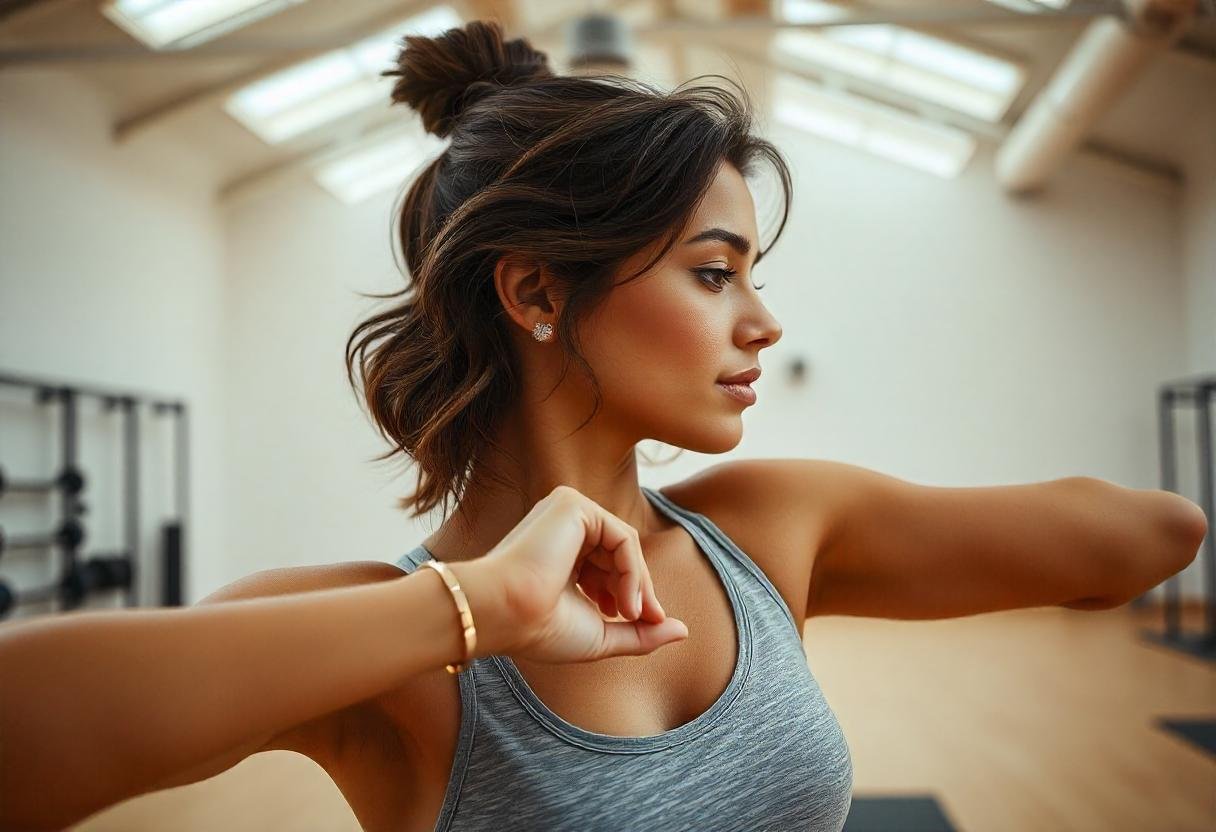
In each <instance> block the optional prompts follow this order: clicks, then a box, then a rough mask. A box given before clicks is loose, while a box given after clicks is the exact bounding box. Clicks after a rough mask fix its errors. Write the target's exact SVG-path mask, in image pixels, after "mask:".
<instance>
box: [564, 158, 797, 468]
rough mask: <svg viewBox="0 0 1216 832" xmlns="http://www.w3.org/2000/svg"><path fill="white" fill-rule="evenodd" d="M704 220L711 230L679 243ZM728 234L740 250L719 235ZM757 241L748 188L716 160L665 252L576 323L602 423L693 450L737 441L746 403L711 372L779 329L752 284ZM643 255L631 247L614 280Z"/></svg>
mask: <svg viewBox="0 0 1216 832" xmlns="http://www.w3.org/2000/svg"><path fill="white" fill-rule="evenodd" d="M711 229H716V230H718V231H717V232H716V233H718V234H719V236H718V237H717V238H715V237H712V236H710V237H706V238H704V239H701V240H699V241H695V242H688V241H689V240H692V239H693V238H695V237H697V236H699V235H703V234H704V233H705V232H708V231H711ZM722 232H726V233H722ZM732 235H737V237H738V238H739V239H736V240H735V242H736V243H737V244H739V247H746V248H747V251H746V252H743V251H741V250H739V248H737V247H736V245H733V244H732V242H730V241H729V238H730V237H731V236H732ZM723 237H725V238H727V239H722V238H723ZM758 248H759V236H758V234H757V229H756V210H755V204H754V203H753V201H752V195H751V191H750V190H749V189H748V186H747V183H746V181H745V180H744V178H743V176H742V175H741V174H740V173H739V172H738V170H736V169H735V167H734V166H732V165H730V164H726V163H723V164H722V166H721V167H720V168H719V169H718V173H717V175H716V177H715V179H714V181H713V183H712V185H711V186H710V188H709V191H708V192H707V194H706V196H705V199H704V200H703V201H702V202H701V205H700V207H699V208H698V209H697V211H696V213H695V215H694V216H693V218H692V220H691V221H690V222H689V224H688V226H687V227H686V228H685V229H684V230H683V233H682V234H681V235H680V237H679V238H678V241H677V243H676V245H675V246H674V247H673V248H672V250H671V251H670V252H669V253H668V254H667V256H666V258H665V259H664V260H662V261H660V262H659V263H658V264H656V265H655V267H654V268H653V269H651V270H650V271H649V272H647V273H646V274H645V275H643V276H642V277H639V278H637V279H635V280H633V281H631V282H628V283H624V284H622V285H620V286H618V287H617V288H616V289H614V290H613V291H612V292H611V293H609V295H608V296H607V297H606V298H605V299H604V300H603V301H602V302H601V304H600V305H599V306H598V307H597V308H596V309H595V311H594V312H593V313H592V314H591V315H590V316H589V317H588V319H586V320H585V321H584V322H583V325H582V326H581V327H580V332H581V336H582V346H583V350H582V351H583V353H584V355H585V356H586V359H587V362H588V363H589V364H590V365H591V368H592V369H593V370H594V372H595V375H596V378H597V379H598V380H599V383H600V387H601V390H602V393H603V398H604V401H603V411H604V412H603V414H602V415H603V416H604V417H606V418H608V419H610V420H611V422H610V423H612V424H621V425H623V427H624V429H625V430H626V431H629V432H631V433H633V434H634V435H640V436H643V437H650V438H654V439H658V440H660V441H662V442H666V443H668V444H670V445H675V446H678V447H682V448H687V449H689V450H693V451H697V452H700V453H722V452H723V451H727V450H730V449H731V448H733V447H735V445H737V444H738V443H739V440H740V438H741V437H742V435H743V426H742V418H741V416H742V413H743V411H744V410H745V409H746V408H747V407H749V406H750V405H749V404H748V403H746V402H744V401H741V400H740V399H738V398H735V397H734V396H732V395H730V394H729V393H728V392H727V391H726V390H725V389H724V388H723V387H722V386H721V385H719V384H717V381H718V380H719V379H721V378H725V377H727V376H733V375H735V374H737V373H740V372H742V371H744V370H748V369H751V368H753V367H758V366H760V364H761V359H760V351H761V350H763V349H764V348H765V347H767V346H770V345H772V344H774V343H776V342H777V340H778V339H779V338H780V337H781V325H780V324H779V323H778V322H777V320H776V319H775V318H774V317H773V316H772V315H771V314H770V313H769V311H768V309H767V308H765V306H764V304H763V303H762V302H761V299H760V294H759V293H758V292H757V291H756V289H755V288H754V286H755V281H754V280H753V277H752V270H751V266H752V261H753V260H754V258H755V256H756V252H757V250H758ZM653 254H654V250H649V251H645V252H640V253H639V254H638V255H637V256H635V257H634V258H633V259H632V260H630V261H629V262H628V263H626V264H625V268H624V270H623V271H622V272H621V273H620V274H621V278H620V279H621V280H623V279H624V278H625V277H627V276H628V275H629V274H631V273H632V271H633V270H636V269H637V268H639V267H641V266H643V265H645V263H646V261H647V258H648V257H650V256H653ZM716 270H724V271H727V272H732V271H733V272H734V274H733V275H731V274H727V275H724V274H722V272H721V271H716ZM761 387H762V385H756V386H755V389H756V390H757V392H760V389H761ZM761 395H762V393H761Z"/></svg>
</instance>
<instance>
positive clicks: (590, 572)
mask: <svg viewBox="0 0 1216 832" xmlns="http://www.w3.org/2000/svg"><path fill="white" fill-rule="evenodd" d="M578 586H579V587H580V588H581V589H582V590H583V591H584V593H585V594H586V595H587V597H588V598H589V599H590V600H591V601H592V602H593V603H595V604H596V606H598V607H599V608H600V611H601V612H603V613H604V615H606V616H608V617H609V618H616V617H617V616H618V615H620V610H619V609H618V607H617V601H616V599H615V598H614V597H613V595H612V591H611V586H612V580H611V576H610V575H609V574H608V573H607V572H605V571H604V570H603V569H600V568H599V567H597V566H594V565H592V564H590V563H587V564H584V566H583V571H582V573H581V575H580V577H579V582H578Z"/></svg>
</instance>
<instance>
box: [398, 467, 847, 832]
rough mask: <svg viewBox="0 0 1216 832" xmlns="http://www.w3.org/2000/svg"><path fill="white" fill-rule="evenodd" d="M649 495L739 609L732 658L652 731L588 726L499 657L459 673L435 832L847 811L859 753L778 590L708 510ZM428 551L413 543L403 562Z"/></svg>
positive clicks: (750, 821) (660, 826) (796, 822)
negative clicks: (666, 725)
mask: <svg viewBox="0 0 1216 832" xmlns="http://www.w3.org/2000/svg"><path fill="white" fill-rule="evenodd" d="M642 491H643V492H644V493H645V494H646V495H647V497H648V498H649V499H650V501H651V502H652V503H653V504H654V505H655V506H656V507H657V508H658V509H659V510H660V511H661V512H663V513H664V514H666V515H667V516H668V517H670V518H671V519H672V520H673V521H675V522H677V523H679V524H680V525H681V526H683V527H684V528H685V529H686V530H687V531H688V533H689V534H691V535H692V537H693V540H694V541H695V542H696V544H697V547H698V549H699V550H700V551H701V552H703V553H704V554H705V555H706V556H707V557H708V558H709V559H710V561H711V562H712V564H713V566H714V569H715V570H716V571H717V573H718V575H719V577H720V578H721V580H722V583H723V585H724V587H725V589H726V591H727V595H728V596H729V598H730V603H731V606H732V607H733V609H734V615H735V628H736V634H737V637H738V644H739V650H738V661H737V663H736V665H735V670H734V674H733V675H732V676H731V679H730V682H729V683H728V684H727V686H726V690H725V691H723V693H722V695H721V696H720V697H719V698H718V700H717V701H716V702H714V704H713V705H712V706H710V708H709V709H708V710H707V711H705V712H704V713H702V714H701V715H700V716H698V717H696V718H695V719H693V720H692V721H691V722H686V723H684V724H683V725H680V726H678V727H676V728H673V729H672V730H670V731H666V732H664V733H662V734H657V735H654V736H648V737H622V736H614V735H610V734H599V733H595V732H593V731H587V730H584V729H582V728H579V727H578V726H576V725H573V724H571V723H569V722H566V721H565V720H564V719H562V718H561V717H560V716H558V715H557V714H556V713H555V712H553V711H551V710H549V708H548V707H546V706H545V703H544V702H542V701H541V700H540V699H539V698H538V697H537V695H536V694H535V693H534V692H533V691H532V689H531V688H530V687H528V683H527V682H526V681H525V680H524V677H523V675H522V674H521V673H520V672H519V669H518V668H517V667H516V666H515V663H514V662H512V661H511V659H510V658H509V657H507V656H487V657H483V658H480V659H476V660H474V661H473V662H471V663H470V664H469V666H468V667H467V668H466V669H465V671H464V672H463V673H461V674H460V675H459V677H458V678H459V685H460V701H461V718H460V735H459V740H458V743H457V747H456V755H455V762H454V764H453V766H452V772H451V775H450V777H449V779H448V784H447V792H446V794H445V797H444V800H443V806H442V808H441V809H440V812H439V818H438V821H437V823H436V826H435V829H436V832H449V830H450V831H451V832H473V831H474V830H491V829H492V830H495V832H509V830H528V832H535V830H566V829H572V830H580V831H583V830H585V832H609V830H614V831H615V830H634V829H645V830H648V832H677V830H680V832H683V830H690V829H715V830H728V829H729V830H766V829H770V830H807V832H810V830H813V831H814V832H820V831H821V830H825V831H826V830H832V832H839V830H840V829H841V828H842V827H843V826H844V822H845V817H846V816H847V815H848V813H849V807H850V805H851V803H852V792H853V763H852V760H851V758H850V755H849V748H848V745H847V744H846V742H845V738H844V734H843V733H842V732H841V730H840V725H839V723H838V722H837V721H836V715H835V714H834V713H833V712H832V709H831V707H829V705H828V703H827V700H826V699H825V698H824V696H823V692H822V691H821V690H820V688H819V684H818V683H817V682H816V681H815V678H814V677H813V676H812V675H811V672H810V668H809V666H808V664H807V656H806V652H805V649H804V647H803V644H802V634H801V632H800V631H799V628H798V626H797V624H796V623H795V622H794V618H793V616H792V615H791V614H790V611H789V607H788V606H787V605H786V603H785V601H784V599H783V598H782V597H781V595H780V593H778V592H777V590H776V588H775V587H774V586H773V585H772V583H771V582H770V581H769V580H768V578H767V577H766V576H765V575H764V573H763V572H762V571H761V570H760V568H759V567H758V566H757V565H756V564H755V563H754V562H753V561H752V559H751V558H749V557H748V556H747V555H746V554H744V553H743V551H742V550H740V549H739V547H738V546H736V545H735V544H734V542H733V541H731V540H730V538H728V537H727V536H726V535H725V534H724V533H723V532H722V530H721V529H719V528H718V527H717V526H716V525H715V524H714V523H713V521H711V520H710V519H709V518H708V517H706V516H705V515H703V514H699V513H697V512H694V511H690V510H688V509H684V508H681V507H680V506H677V505H676V504H675V503H673V502H672V501H671V500H670V499H668V498H667V497H666V496H664V495H663V494H661V493H659V492H658V491H656V490H653V489H650V488H646V487H644V486H643V487H642ZM432 557H434V556H433V555H432V554H431V553H430V552H429V551H427V549H426V548H424V547H423V546H418V547H417V548H415V549H414V550H413V551H412V552H408V553H407V554H405V555H403V556H402V557H401V559H400V560H399V561H398V563H397V565H398V566H400V567H401V568H402V569H403V570H405V571H406V572H412V571H413V570H414V569H416V568H418V566H419V565H421V564H422V563H423V562H424V561H426V560H429V559H431V558H432Z"/></svg>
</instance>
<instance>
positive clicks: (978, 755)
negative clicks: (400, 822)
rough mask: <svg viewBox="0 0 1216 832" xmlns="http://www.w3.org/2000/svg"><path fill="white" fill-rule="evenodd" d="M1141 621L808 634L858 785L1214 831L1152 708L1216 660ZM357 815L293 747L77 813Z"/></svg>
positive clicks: (1054, 613)
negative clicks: (1158, 635) (1152, 636)
mask: <svg viewBox="0 0 1216 832" xmlns="http://www.w3.org/2000/svg"><path fill="white" fill-rule="evenodd" d="M1191 618H1192V616H1191V615H1190V614H1189V613H1188V618H1187V620H1186V621H1187V625H1188V627H1190V626H1196V627H1197V626H1198V617H1197V616H1194V617H1193V618H1194V622H1195V623H1194V624H1193V625H1192V622H1191ZM1142 627H1153V628H1155V629H1159V628H1160V614H1159V613H1158V612H1151V611H1147V610H1146V611H1136V610H1132V609H1130V608H1128V607H1124V608H1121V609H1118V610H1108V611H1102V612H1079V611H1074V610H1065V609H1056V608H1042V609H1033V610H1017V611H1013V612H1003V613H994V614H990V615H981V616H972V617H969V618H960V619H949V620H944V621H911V622H907V621H881V620H875V619H860V618H839V617H833V618H817V619H813V620H812V621H811V622H810V623H809V624H808V626H807V630H806V635H807V645H808V647H807V649H808V653H809V655H810V664H811V670H812V672H813V673H814V675H815V676H816V678H817V679H818V680H819V683H820V685H821V686H822V688H823V690H824V692H825V694H826V696H827V698H828V701H829V703H831V705H832V708H833V710H835V712H836V715H837V717H838V718H839V719H840V722H841V725H842V726H843V728H844V732H845V736H846V737H847V738H848V742H849V747H850V750H851V752H852V756H853V764H854V775H855V792H854V794H855V798H856V797H865V796H880V795H892V794H895V795H898V794H923V793H932V794H933V796H935V797H936V798H937V799H938V801H939V803H940V804H941V805H942V807H943V808H944V809H945V811H946V813H947V814H948V815H949V816H950V818H951V820H952V821H953V822H954V824H955V825H956V827H957V828H958V829H959V830H961V831H962V832H967V831H974V832H980V830H983V832H1027V830H1034V832H1039V830H1050V831H1051V832H1068V830H1078V832H1081V831H1083V832H1122V831H1123V830H1126V831H1127V832H1146V830H1151V832H1190V830H1194V832H1213V830H1216V758H1213V757H1210V756H1207V755H1206V754H1204V753H1203V752H1202V751H1200V750H1198V749H1196V748H1193V747H1191V746H1190V745H1189V744H1188V743H1186V742H1185V741H1183V740H1182V739H1180V738H1177V737H1175V736H1173V735H1171V734H1169V733H1167V732H1165V731H1162V730H1161V729H1159V728H1156V727H1154V724H1153V721H1154V718H1156V717H1158V716H1176V717H1208V718H1212V717H1216V666H1213V665H1211V664H1206V663H1204V662H1202V661H1200V660H1198V659H1194V658H1189V657H1186V656H1184V655H1181V654H1178V653H1175V652H1174V651H1172V650H1168V649H1166V648H1163V647H1158V646H1155V645H1152V644H1150V643H1147V642H1145V641H1144V640H1142V639H1140V638H1138V636H1137V633H1138V632H1139V630H1140V628H1142ZM358 828H359V826H358V823H357V822H356V821H355V818H354V815H353V814H352V813H351V812H350V810H349V808H347V806H346V804H345V802H344V801H343V799H342V796H341V794H340V793H339V792H338V790H337V788H336V787H335V786H334V785H333V783H332V782H331V781H330V780H329V778H328V777H327V776H326V774H325V772H324V771H322V770H321V769H320V768H319V767H317V766H316V765H314V764H313V763H312V762H311V761H310V760H308V759H307V758H305V757H302V756H300V755H297V754H294V753H291V752H287V751H273V752H268V753H264V754H259V755H257V756H254V757H251V758H249V759H248V760H246V761H245V762H243V763H241V764H240V765H238V766H237V767H235V768H233V769H230V770H229V771H227V772H225V773H224V774H221V775H220V776H218V777H214V778H212V779H211V780H208V781H205V782H203V783H197V784H194V785H190V786H184V787H181V788H177V789H171V790H168V791H163V792H159V793H156V794H151V795H144V796H142V797H139V798H136V799H134V800H130V801H127V802H126V803H123V804H120V805H118V806H114V807H112V808H110V809H108V810H106V811H105V812H102V813H99V814H97V815H94V816H93V817H92V818H90V819H89V820H88V821H86V822H84V823H82V824H79V825H77V826H76V827H74V829H75V830H78V832H109V830H122V831H123V832H136V831H137V830H164V829H173V830H177V832H191V831H192V830H200V832H201V830H214V829H224V830H229V831H230V832H239V830H250V832H252V831H253V830H259V831H260V830H270V829H288V830H327V832H332V830H358Z"/></svg>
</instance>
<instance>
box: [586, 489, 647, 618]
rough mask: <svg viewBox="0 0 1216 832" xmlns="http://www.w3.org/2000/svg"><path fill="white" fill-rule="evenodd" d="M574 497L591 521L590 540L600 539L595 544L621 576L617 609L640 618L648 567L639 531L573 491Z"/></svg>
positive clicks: (629, 615) (629, 616) (617, 595)
mask: <svg viewBox="0 0 1216 832" xmlns="http://www.w3.org/2000/svg"><path fill="white" fill-rule="evenodd" d="M575 495H577V499H578V500H579V503H580V505H581V506H582V507H583V509H584V511H585V512H586V516H587V518H588V520H589V521H590V526H591V530H592V535H591V536H593V537H597V538H598V539H597V541H596V542H597V544H598V545H599V547H600V548H602V549H604V550H606V551H608V552H611V553H612V567H613V568H614V569H615V570H616V572H617V574H618V576H619V577H618V583H619V589H618V590H617V591H616V592H615V593H614V595H615V596H616V599H617V606H619V607H620V608H621V611H622V613H624V614H625V615H626V617H628V618H630V619H636V618H638V617H640V616H641V607H642V604H641V602H640V595H641V589H642V578H641V575H642V573H643V572H644V571H645V563H644V559H643V557H642V546H641V542H640V540H639V539H638V532H637V529H635V528H634V527H633V526H631V525H629V524H628V523H626V522H625V521H624V520H622V519H621V518H619V517H617V516H616V515H615V514H613V513H612V512H610V511H608V510H607V509H605V508H604V507H603V506H601V505H600V504H599V503H597V502H595V501H594V500H592V499H591V498H590V497H587V496H586V495H584V494H582V493H580V492H578V491H572V492H571V496H575ZM597 531H598V534H596V532H597Z"/></svg>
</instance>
